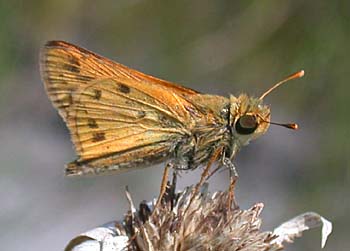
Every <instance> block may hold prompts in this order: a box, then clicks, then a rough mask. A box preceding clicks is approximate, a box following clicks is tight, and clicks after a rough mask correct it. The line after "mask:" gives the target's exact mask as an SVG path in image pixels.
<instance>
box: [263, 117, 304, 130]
mask: <svg viewBox="0 0 350 251" xmlns="http://www.w3.org/2000/svg"><path fill="white" fill-rule="evenodd" d="M258 117H259V118H260V119H261V120H262V121H264V122H265V123H269V124H271V125H278V126H283V127H286V128H288V129H292V130H298V128H299V126H298V124H296V123H276V122H272V121H268V120H265V119H264V118H263V117H261V116H260V115H258Z"/></svg>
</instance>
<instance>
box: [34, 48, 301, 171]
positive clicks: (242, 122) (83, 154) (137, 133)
mask: <svg viewBox="0 0 350 251" xmlns="http://www.w3.org/2000/svg"><path fill="white" fill-rule="evenodd" d="M303 74H304V72H303V71H300V72H297V73H295V74H293V75H291V76H289V77H288V78H287V79H285V80H283V81H281V82H279V83H277V84H276V85H275V86H273V87H272V88H270V89H269V90H268V91H266V92H265V93H264V94H263V95H262V96H261V97H260V98H254V97H250V96H248V95H246V94H241V95H239V96H238V97H235V96H232V95H231V96H230V97H229V98H226V97H222V96H216V95H209V94H201V93H199V92H197V91H195V90H192V89H189V88H186V87H183V86H181V85H178V84H174V83H170V82H167V81H164V80H161V79H158V78H155V77H152V76H149V75H146V74H143V73H141V72H138V71H136V70H133V69H130V68H128V67H126V66H124V65H121V64H119V63H116V62H113V61H111V60H109V59H107V58H104V57H102V56H99V55H97V54H95V53H93V52H90V51H88V50H86V49H83V48H80V47H78V46H76V45H73V44H69V43H67V42H63V41H50V42H48V43H47V44H46V45H45V47H44V48H43V50H42V53H41V75H42V78H43V82H44V83H45V87H46V91H47V93H48V96H49V97H50V99H51V101H52V103H53V105H54V106H55V107H56V108H57V109H58V112H59V114H60V115H61V116H62V118H63V119H64V121H65V122H66V124H67V126H68V128H69V131H70V134H71V138H72V141H73V144H74V146H75V150H76V152H77V155H78V159H77V160H75V161H74V162H72V163H69V164H68V165H67V166H66V174H67V175H85V174H103V173H110V172H114V173H118V172H122V171H128V170H132V169H135V168H142V167H147V166H150V165H153V164H155V163H159V162H162V161H165V160H170V163H172V165H173V166H174V167H175V168H177V169H194V168H196V167H198V166H200V165H202V164H205V163H206V162H208V161H209V159H210V158H211V156H213V155H214V153H215V151H216V150H217V149H220V152H219V154H216V155H215V156H217V160H218V161H219V162H220V163H221V164H223V165H225V166H228V167H232V166H233V165H232V162H231V160H232V159H233V158H234V156H235V154H236V153H237V151H238V150H239V149H240V148H241V147H242V146H244V145H246V144H248V142H249V141H250V140H253V139H255V138H257V137H259V136H261V135H262V134H264V133H265V132H266V131H267V129H268V127H269V124H277V123H272V122H270V108H269V107H268V106H265V105H263V103H262V100H263V98H264V97H265V96H266V95H267V94H268V93H270V92H271V91H272V90H273V89H275V88H276V87H277V86H279V85H281V84H282V83H284V82H286V81H287V80H290V79H294V78H298V77H301V76H303ZM278 125H282V126H285V127H288V128H292V129H296V128H297V126H296V124H278Z"/></svg>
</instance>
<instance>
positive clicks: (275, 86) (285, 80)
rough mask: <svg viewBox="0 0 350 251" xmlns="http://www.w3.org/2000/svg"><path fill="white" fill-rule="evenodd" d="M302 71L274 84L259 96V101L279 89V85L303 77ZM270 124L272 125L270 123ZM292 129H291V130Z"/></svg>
mask: <svg viewBox="0 0 350 251" xmlns="http://www.w3.org/2000/svg"><path fill="white" fill-rule="evenodd" d="M304 73H305V72H304V70H301V71H298V72H296V73H293V74H292V75H290V76H288V77H287V78H285V79H283V80H282V81H280V82H278V83H277V84H275V85H274V86H272V87H271V88H270V89H268V90H267V91H265V92H264V93H263V94H262V95H261V96H260V98H259V99H260V100H262V99H264V98H265V97H266V96H267V95H268V94H269V93H270V92H272V91H273V90H275V89H276V88H277V87H279V86H280V85H282V84H284V83H285V82H287V81H289V80H292V79H296V78H301V77H302V76H304ZM271 124H272V123H271ZM287 128H291V127H287ZM291 129H293V128H291Z"/></svg>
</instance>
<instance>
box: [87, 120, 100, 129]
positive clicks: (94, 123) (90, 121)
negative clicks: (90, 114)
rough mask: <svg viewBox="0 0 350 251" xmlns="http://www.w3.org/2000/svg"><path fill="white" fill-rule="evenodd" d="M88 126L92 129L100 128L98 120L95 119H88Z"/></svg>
mask: <svg viewBox="0 0 350 251" xmlns="http://www.w3.org/2000/svg"><path fill="white" fill-rule="evenodd" d="M88 126H89V127H90V128H98V125H97V123H96V120H95V119H92V118H89V119H88Z"/></svg>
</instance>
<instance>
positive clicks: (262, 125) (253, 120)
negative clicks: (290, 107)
mask: <svg viewBox="0 0 350 251" xmlns="http://www.w3.org/2000/svg"><path fill="white" fill-rule="evenodd" d="M302 76H304V71H299V72H296V73H294V74H292V75H290V76H289V77H287V78H286V79H284V80H282V81H280V82H278V83H277V84H275V85H274V86H272V87H271V88H270V89H268V90H267V91H266V92H264V93H263V94H262V95H261V96H260V97H259V98H254V97H249V96H248V95H246V94H241V95H240V96H238V98H237V97H235V96H231V97H230V127H231V131H232V133H233V136H234V138H235V139H236V140H238V141H237V144H238V145H239V146H242V145H246V144H248V143H249V141H250V140H252V139H256V138H258V137H260V136H261V135H263V134H264V133H265V132H266V131H267V129H268V128H269V126H270V124H274V125H279V126H283V127H286V128H289V129H294V130H296V129H298V125H297V124H294V123H287V124H281V123H275V122H271V121H270V114H271V113H270V107H268V106H266V105H264V104H263V99H264V97H266V96H267V95H268V94H269V93H271V92H272V91H273V90H275V89H276V88H277V87H278V86H280V85H281V84H283V83H285V82H287V81H289V80H292V79H295V78H300V77H302Z"/></svg>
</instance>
